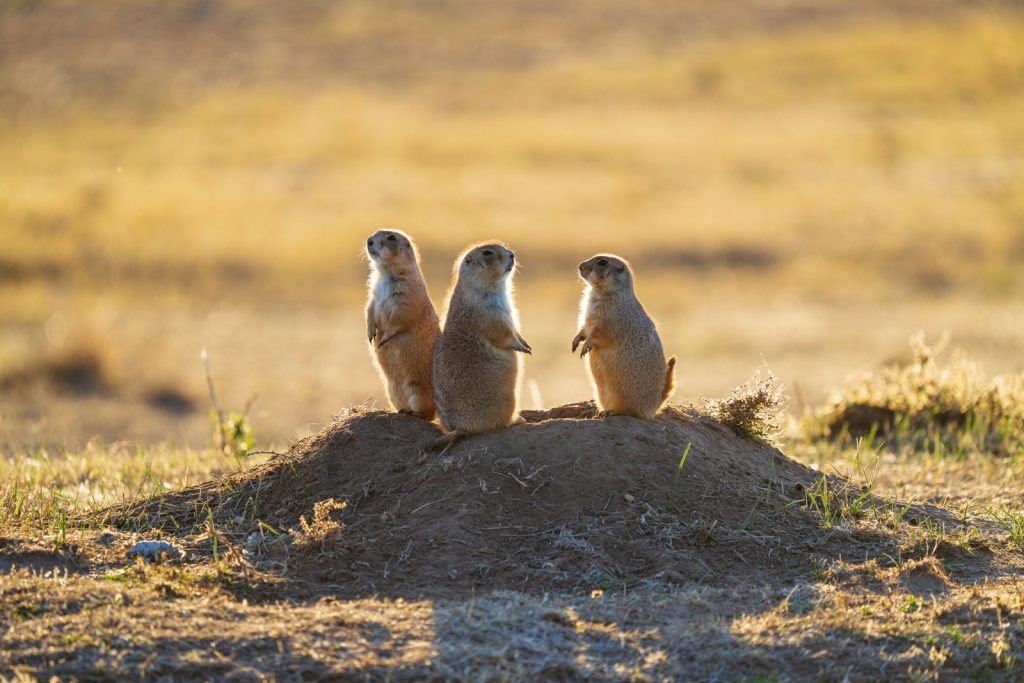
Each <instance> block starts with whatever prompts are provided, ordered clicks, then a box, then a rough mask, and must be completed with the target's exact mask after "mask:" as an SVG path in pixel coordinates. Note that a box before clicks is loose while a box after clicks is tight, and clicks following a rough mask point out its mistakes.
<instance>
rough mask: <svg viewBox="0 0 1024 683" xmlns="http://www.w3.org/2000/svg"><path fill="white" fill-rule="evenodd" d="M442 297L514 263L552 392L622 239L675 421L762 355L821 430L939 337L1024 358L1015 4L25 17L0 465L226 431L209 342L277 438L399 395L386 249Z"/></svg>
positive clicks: (694, 4)
mask: <svg viewBox="0 0 1024 683" xmlns="http://www.w3.org/2000/svg"><path fill="white" fill-rule="evenodd" d="M381 227H395V228H399V229H402V230H405V231H407V232H409V233H411V234H412V235H413V236H414V237H415V238H416V239H417V240H418V242H419V244H420V246H421V250H422V255H423V261H424V268H425V271H426V275H427V277H428V279H429V284H430V287H431V292H432V294H433V296H434V299H435V303H436V304H437V305H438V306H440V305H441V303H442V300H443V295H444V291H445V288H446V286H447V280H448V275H449V272H450V263H451V260H452V258H453V257H454V256H455V254H456V253H457V252H458V251H459V250H460V249H461V248H462V247H463V246H464V245H466V244H467V243H469V242H472V241H477V240H481V239H488V238H498V239H502V240H505V241H507V242H508V243H509V244H510V245H511V246H512V247H513V248H514V249H515V250H516V252H517V254H518V255H519V258H520V260H521V262H522V264H523V268H522V270H521V272H520V273H519V275H518V278H517V291H518V301H519V306H520V312H521V317H522V321H523V333H524V336H525V337H526V338H527V339H528V340H529V341H530V343H531V345H532V346H533V348H534V355H533V356H532V357H530V358H529V359H528V360H527V363H526V383H525V384H524V392H523V404H524V405H525V406H526V407H533V405H534V404H536V403H543V404H546V405H554V404H557V403H561V402H565V401H569V400H578V399H581V398H585V397H588V396H589V394H590V388H589V385H588V382H587V379H586V376H585V373H584V370H583V368H582V366H581V364H580V362H579V360H578V359H576V358H574V357H572V356H571V355H570V353H569V342H570V340H571V339H572V336H573V334H574V332H575V327H574V326H575V315H576V304H577V300H578V296H579V293H580V288H581V283H580V282H579V281H578V279H577V277H576V274H575V266H576V264H577V263H578V262H579V261H580V260H582V259H583V258H586V257H588V256H590V255H592V254H594V253H596V252H598V251H611V252H616V253H619V254H621V255H623V256H625V257H626V258H629V259H630V260H632V261H633V262H634V265H635V266H636V268H637V271H638V290H639V295H640V297H641V299H642V300H643V301H644V302H645V304H646V306H647V308H648V310H649V311H650V312H651V313H652V315H653V316H654V317H655V318H656V319H657V320H658V322H659V325H660V328H661V331H662V337H663V340H664V342H665V346H666V350H667V351H668V352H669V353H674V354H677V355H678V356H679V357H680V365H679V369H680V373H679V386H680V389H679V391H678V392H677V395H676V397H677V399H688V400H699V398H700V397H702V396H722V395H724V394H726V393H727V392H728V390H729V389H730V387H732V386H734V385H736V384H738V383H739V382H741V381H743V380H744V379H746V378H747V377H749V376H750V374H751V373H752V371H753V370H754V369H756V368H757V367H759V366H761V365H762V364H765V363H766V364H767V365H768V366H769V367H770V368H771V369H772V370H773V371H774V372H775V373H776V375H778V376H779V378H780V379H781V380H782V381H783V382H784V383H785V384H786V385H788V386H789V387H790V392H789V393H790V394H791V395H792V396H793V397H794V402H793V404H792V406H791V408H792V409H793V410H795V411H800V410H802V409H803V408H804V407H805V406H814V405H817V404H818V403H819V402H820V401H821V398H822V396H823V392H824V391H825V390H826V389H827V388H828V387H830V386H834V385H837V384H841V383H842V382H843V381H844V378H845V377H846V376H847V374H848V373H850V372H851V371H855V370H858V369H865V368H873V367H876V366H878V365H879V364H881V363H883V362H886V361H888V360H892V359H893V358H895V357H897V356H900V355H903V354H905V353H906V352H905V349H906V348H907V345H906V340H907V338H908V337H910V336H911V335H912V334H913V333H915V332H916V331H918V330H923V331H925V333H926V336H927V337H928V338H935V337H937V336H938V335H939V334H940V333H942V332H944V331H948V332H950V334H951V335H952V338H953V340H954V342H956V343H957V344H959V345H961V346H963V347H965V348H966V349H967V350H968V351H969V352H970V353H971V354H972V355H973V356H975V357H977V358H979V359H980V360H981V361H982V362H983V363H984V365H985V368H986V370H988V371H989V372H990V373H991V374H996V373H1001V372H1008V371H1020V370H1021V368H1022V365H1024V353H1022V350H1024V325H1022V324H1021V322H1020V321H1021V320H1024V278H1022V276H1021V272H1022V264H1024V14H1022V12H1021V8H1020V5H1019V4H1015V3H1009V4H1006V5H1003V4H1000V3H954V2H933V3H926V2H913V1H909V0H901V1H899V2H890V3H881V2H867V3H852V2H839V1H835V2H816V3H809V2H797V1H795V0H793V1H789V0H784V1H782V2H765V1H758V0H742V1H740V2H734V3H710V2H701V1H696V0H692V1H688V2H678V3H658V2H638V3H630V4H625V3H621V4H620V3H613V2H607V1H604V0H602V1H599V2H596V3H583V2H579V1H577V0H562V1H560V2H552V3H535V2H532V1H529V0H516V1H515V2H503V3H462V2H438V3H413V2H403V3H397V4H390V3H389V4H388V5H387V6H385V5H384V4H382V3H370V2H351V3H342V4H334V3H327V2H313V1H309V2H301V3H283V4H278V3H270V2H253V3H250V2H236V1H233V0H223V1H220V2H215V1H208V2H169V3H145V2H139V1H135V0H117V1H111V2H103V3H94V2H9V3H4V4H3V5H2V6H0V443H4V444H6V445H7V447H9V448H10V447H13V448H19V447H22V446H24V445H26V444H31V443H38V442H39V441H41V440H42V441H51V442H53V441H57V442H63V441H67V442H69V443H80V442H83V441H85V440H88V439H89V438H90V437H93V436H99V437H100V439H101V440H103V441H114V440H119V439H141V440H144V441H173V442H175V443H180V444H193V445H202V444H204V443H206V442H208V440H209V425H208V421H207V416H206V410H207V408H208V399H207V398H206V393H207V392H206V381H205V378H204V374H203V369H202V365H201V363H200V361H199V352H200V349H203V348H206V349H208V350H209V353H210V358H211V364H212V370H213V375H214V378H215V380H216V381H217V385H218V389H219V391H220V394H221V396H220V398H221V403H222V404H223V405H224V406H225V407H228V408H233V409H241V407H242V406H243V404H245V403H246V401H247V400H248V399H250V398H251V397H254V396H255V397H256V399H255V403H254V404H253V408H252V411H251V413H250V417H251V421H252V423H253V425H254V427H255V429H256V430H257V437H258V439H259V440H260V441H261V442H280V441H283V440H286V439H289V438H291V437H295V436H298V435H302V434H305V433H307V432H308V431H310V430H312V429H316V428H318V427H319V426H320V425H322V424H324V423H327V422H329V421H330V418H331V416H332V415H334V414H336V413H338V412H339V411H340V410H342V409H343V408H344V407H346V406H348V405H350V404H352V403H358V402H362V401H368V400H369V401H376V402H378V403H381V402H382V401H383V392H382V390H381V387H380V384H379V381H378V379H377V377H376V376H375V374H374V372H373V369H372V366H371V364H370V360H369V356H368V353H367V349H366V343H365V339H364V328H363V322H362V310H361V306H362V300H363V298H364V295H365V293H364V289H363V283H364V281H365V278H366V264H365V262H364V261H363V259H362V256H361V251H360V250H361V246H362V244H363V241H364V239H365V237H366V235H367V234H369V233H371V232H373V231H374V230H376V229H378V228H381Z"/></svg>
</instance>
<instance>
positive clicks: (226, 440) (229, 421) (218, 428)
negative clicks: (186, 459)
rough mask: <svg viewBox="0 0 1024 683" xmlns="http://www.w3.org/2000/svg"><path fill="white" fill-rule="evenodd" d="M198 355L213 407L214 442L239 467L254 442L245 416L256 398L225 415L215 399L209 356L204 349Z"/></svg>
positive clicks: (211, 423) (211, 419) (215, 390)
mask: <svg viewBox="0 0 1024 683" xmlns="http://www.w3.org/2000/svg"><path fill="white" fill-rule="evenodd" d="M199 357H200V358H201V359H202V361H203V371H204V372H205V373H206V386H207V388H208V389H209V391H210V403H212V404H213V408H212V409H211V410H210V425H211V426H212V427H213V440H214V443H215V444H216V446H217V449H218V450H219V451H220V452H221V453H223V454H224V455H227V456H229V457H231V458H234V460H235V463H236V464H237V465H238V467H239V468H241V467H242V458H243V457H245V456H246V455H248V454H249V452H250V451H251V450H252V449H253V446H254V445H255V443H256V438H255V436H254V434H253V430H252V425H250V424H249V419H248V417H247V416H248V414H249V410H250V409H251V408H252V404H253V402H254V401H255V400H256V399H255V397H251V398H249V400H248V401H246V403H245V407H244V408H243V409H242V412H241V413H238V412H235V411H233V410H232V411H230V412H229V413H227V414H226V415H225V413H224V411H223V410H221V407H220V402H219V401H218V400H217V389H216V387H215V386H214V383H213V375H212V374H211V372H210V356H209V354H208V353H207V352H206V349H203V350H202V351H200V352H199Z"/></svg>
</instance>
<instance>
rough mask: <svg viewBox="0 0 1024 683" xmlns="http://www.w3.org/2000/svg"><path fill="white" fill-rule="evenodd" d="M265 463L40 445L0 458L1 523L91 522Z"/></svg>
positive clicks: (155, 450) (193, 453)
mask: <svg viewBox="0 0 1024 683" xmlns="http://www.w3.org/2000/svg"><path fill="white" fill-rule="evenodd" d="M263 459H264V458H263V456H261V455H256V456H251V457H249V458H247V459H246V460H245V461H244V462H243V463H236V462H235V461H234V460H233V459H231V458H229V457H227V456H225V455H223V454H220V453H218V452H217V451H216V450H195V449H190V448H182V447H177V446H172V445H169V444H162V445H155V446H145V447H144V446H138V445H130V444H111V445H101V444H99V443H91V444H89V445H88V446H87V447H86V448H84V449H81V450H72V451H68V450H65V449H64V448H62V447H60V446H49V445H46V444H40V445H39V446H38V447H37V448H36V449H34V450H32V451H19V452H14V453H11V454H8V455H7V456H6V457H4V458H3V459H0V524H2V525H10V526H12V527H13V526H18V525H29V526H35V527H41V528H51V527H53V526H54V525H56V524H61V523H64V524H67V523H68V522H69V520H72V519H74V518H79V523H81V521H82V520H86V523H88V521H87V520H88V519H89V515H90V513H95V512H97V511H99V510H101V509H102V508H104V507H107V506H110V505H114V504H117V503H123V502H127V501H131V500H136V499H141V498H145V497H148V496H152V495H159V494H163V493H166V492H168V491H173V490H177V489H180V488H182V487H184V486H188V485H189V484H198V483H201V482H204V481H208V480H210V479H216V478H219V477H221V476H223V475H225V474H228V473H230V472H234V471H237V470H238V469H239V465H240V464H241V465H242V466H248V465H250V464H256V463H257V462H260V461H261V460H263Z"/></svg>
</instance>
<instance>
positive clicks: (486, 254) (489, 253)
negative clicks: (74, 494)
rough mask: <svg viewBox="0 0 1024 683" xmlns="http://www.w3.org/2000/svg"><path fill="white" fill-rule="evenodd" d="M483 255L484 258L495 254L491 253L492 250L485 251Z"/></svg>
mask: <svg viewBox="0 0 1024 683" xmlns="http://www.w3.org/2000/svg"><path fill="white" fill-rule="evenodd" d="M481 253H482V254H483V255H484V256H490V255H491V254H493V253H494V252H493V251H491V250H490V249H484V250H483V251H482V252H481Z"/></svg>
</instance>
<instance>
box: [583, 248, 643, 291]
mask: <svg viewBox="0 0 1024 683" xmlns="http://www.w3.org/2000/svg"><path fill="white" fill-rule="evenodd" d="M580 277H581V278H582V279H583V281H584V282H586V283H587V284H588V285H590V288H591V289H592V290H594V291H596V292H615V291H622V290H625V291H632V289H633V272H632V270H630V267H629V263H628V262H627V261H626V259H623V258H619V257H618V256H613V255H611V254H598V255H597V256H591V257H590V258H589V259H587V260H586V261H584V262H583V263H581V264H580Z"/></svg>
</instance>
